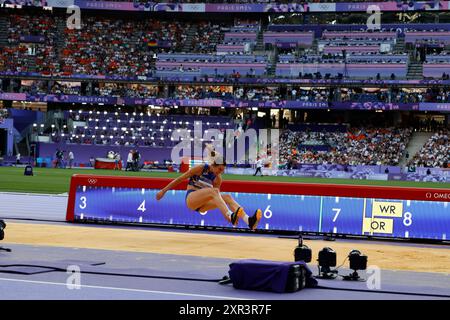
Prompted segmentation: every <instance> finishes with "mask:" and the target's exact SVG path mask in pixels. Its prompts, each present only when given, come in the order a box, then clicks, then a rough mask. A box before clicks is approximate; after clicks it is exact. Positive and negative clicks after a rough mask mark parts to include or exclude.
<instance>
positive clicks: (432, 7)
mask: <svg viewBox="0 0 450 320" xmlns="http://www.w3.org/2000/svg"><path fill="white" fill-rule="evenodd" d="M111 2H114V3H113V4H110V3H111ZM0 4H8V5H11V4H19V5H24V6H35V7H49V6H54V7H62V8H66V7H68V6H69V5H71V4H74V5H77V6H79V7H80V8H81V9H100V10H124V11H158V12H177V13H180V12H196V13H201V12H222V13H223V12H224V13H228V12H234V13H235V12H245V13H248V12H259V13H263V12H274V13H276V12H283V13H289V12H365V11H366V10H367V8H368V7H369V6H371V5H377V6H378V7H379V9H380V10H381V11H397V12H398V11H437V10H441V11H445V10H449V4H448V1H444V0H440V1H439V0H437V1H409V0H392V1H383V0H374V1H370V2H369V1H361V0H358V1H356V0H342V1H341V0H338V1H337V0H308V1H297V2H295V1H285V0H277V1H273V0H262V1H256V0H212V1H209V0H185V1H183V0H181V1H178V0H168V1H153V0H104V1H101V0H92V1H85V0H72V1H70V2H64V1H56V2H55V1H52V0H0Z"/></svg>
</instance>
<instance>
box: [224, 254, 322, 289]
mask: <svg viewBox="0 0 450 320" xmlns="http://www.w3.org/2000/svg"><path fill="white" fill-rule="evenodd" d="M228 273H229V275H230V280H231V283H233V287H234V288H236V289H244V290H258V291H272V292H279V293H282V292H295V291H298V290H301V289H303V288H305V287H306V288H313V287H316V286H317V280H316V279H314V278H313V277H312V272H311V270H309V268H308V266H307V265H306V263H304V262H303V261H296V262H279V261H265V260H240V261H237V262H233V263H231V264H230V270H229V271H228Z"/></svg>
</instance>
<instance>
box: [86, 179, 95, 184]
mask: <svg viewBox="0 0 450 320" xmlns="http://www.w3.org/2000/svg"><path fill="white" fill-rule="evenodd" d="M88 183H89V184H96V183H97V179H88Z"/></svg>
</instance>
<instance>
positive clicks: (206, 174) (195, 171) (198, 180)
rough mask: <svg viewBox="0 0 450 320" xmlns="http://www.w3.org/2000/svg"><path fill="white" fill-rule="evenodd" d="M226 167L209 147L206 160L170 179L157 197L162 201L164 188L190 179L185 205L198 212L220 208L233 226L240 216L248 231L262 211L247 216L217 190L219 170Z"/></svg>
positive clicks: (221, 158) (168, 188)
mask: <svg viewBox="0 0 450 320" xmlns="http://www.w3.org/2000/svg"><path fill="white" fill-rule="evenodd" d="M225 166H226V164H225V161H224V159H223V157H222V156H221V155H219V154H217V153H216V152H215V151H214V150H210V160H209V163H205V164H201V165H198V166H195V167H193V168H191V169H190V170H189V171H187V172H186V173H184V174H183V175H181V176H180V177H178V178H177V179H175V180H173V181H172V182H170V183H169V184H168V185H167V186H166V187H165V188H163V189H162V190H161V191H159V192H158V193H157V195H156V199H157V200H161V199H162V198H163V197H164V194H165V193H166V192H167V191H169V190H170V189H172V188H174V187H176V186H177V185H178V184H180V183H181V182H182V181H184V180H186V179H189V183H188V186H187V189H186V191H187V192H186V205H187V207H188V208H189V209H191V210H194V211H198V212H205V211H209V210H213V209H219V210H220V212H221V213H222V214H223V216H224V217H225V219H227V221H229V222H231V223H232V224H233V225H234V226H236V225H237V224H238V221H239V218H241V219H242V220H244V222H245V223H246V224H247V225H248V227H249V228H250V229H251V230H255V229H256V227H257V226H258V222H259V221H260V220H261V217H262V211H261V210H260V209H257V210H256V211H255V213H254V214H253V216H251V217H249V216H248V215H247V214H246V213H245V211H244V209H243V208H242V207H241V206H240V205H239V204H238V203H237V202H236V201H235V200H234V199H233V198H232V197H231V196H230V195H229V194H221V193H220V185H221V184H222V173H223V172H224V170H225Z"/></svg>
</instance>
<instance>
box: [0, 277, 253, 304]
mask: <svg viewBox="0 0 450 320" xmlns="http://www.w3.org/2000/svg"><path fill="white" fill-rule="evenodd" d="M0 281H12V282H25V283H35V284H50V285H55V286H65V287H66V286H67V284H66V283H60V282H48V281H36V280H21V279H7V278H0ZM80 287H82V288H91V289H105V290H117V291H132V292H146V293H158V294H169V295H178V296H191V297H202V298H217V299H228V300H250V299H245V298H237V297H226V296H210V295H205V294H195V293H183V292H171V291H156V290H144V289H129V288H117V287H101V286H88V285H80Z"/></svg>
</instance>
